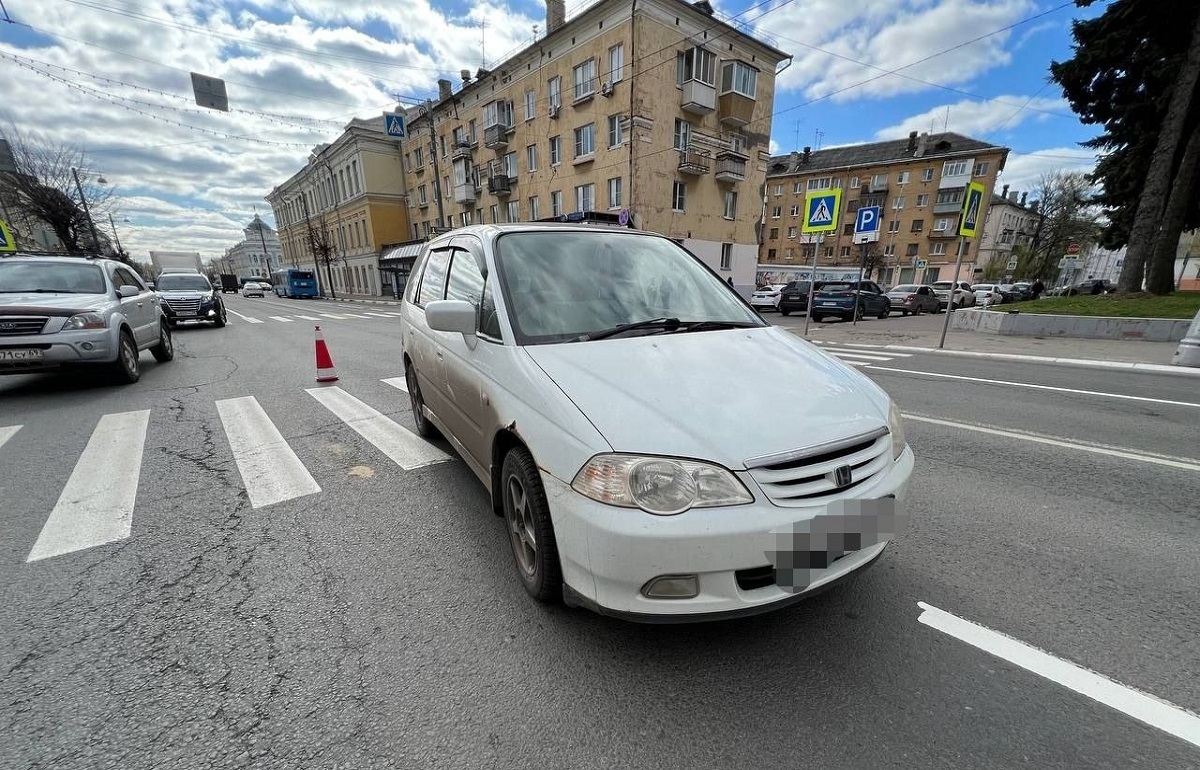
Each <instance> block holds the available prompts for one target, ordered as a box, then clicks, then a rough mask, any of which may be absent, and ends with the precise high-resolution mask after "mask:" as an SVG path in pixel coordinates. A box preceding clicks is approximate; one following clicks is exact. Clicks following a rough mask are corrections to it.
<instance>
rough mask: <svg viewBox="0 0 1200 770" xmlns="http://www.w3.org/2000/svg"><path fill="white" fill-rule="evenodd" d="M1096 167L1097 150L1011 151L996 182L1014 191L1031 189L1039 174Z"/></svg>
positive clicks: (1090, 170) (1055, 148)
mask: <svg viewBox="0 0 1200 770" xmlns="http://www.w3.org/2000/svg"><path fill="white" fill-rule="evenodd" d="M1095 167H1096V153H1095V152H1094V151H1092V150H1085V149H1081V148H1079V147H1051V148H1047V149H1044V150H1037V151H1035V152H1030V153H1019V152H1015V151H1014V152H1012V153H1010V154H1009V156H1008V162H1007V163H1005V165H1004V171H1003V172H1001V174H1000V178H999V180H998V181H997V182H996V184H997V185H1008V186H1009V187H1010V188H1011V189H1013V190H1032V189H1033V188H1034V186H1035V185H1036V184H1037V180H1038V177H1039V176H1041V175H1042V174H1045V173H1048V172H1051V171H1082V172H1084V173H1091V172H1092V171H1093V170H1094V169H1095Z"/></svg>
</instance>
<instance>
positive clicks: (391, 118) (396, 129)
mask: <svg viewBox="0 0 1200 770" xmlns="http://www.w3.org/2000/svg"><path fill="white" fill-rule="evenodd" d="M384 117H386V118H387V135H388V136H394V137H397V138H400V139H402V138H404V137H406V136H408V132H406V131H405V130H404V116H403V115H385V116H384Z"/></svg>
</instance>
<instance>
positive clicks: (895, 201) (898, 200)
mask: <svg viewBox="0 0 1200 770" xmlns="http://www.w3.org/2000/svg"><path fill="white" fill-rule="evenodd" d="M902 208H904V196H903V195H897V196H896V197H894V198H892V209H893V210H895V211H899V210H900V209H902Z"/></svg>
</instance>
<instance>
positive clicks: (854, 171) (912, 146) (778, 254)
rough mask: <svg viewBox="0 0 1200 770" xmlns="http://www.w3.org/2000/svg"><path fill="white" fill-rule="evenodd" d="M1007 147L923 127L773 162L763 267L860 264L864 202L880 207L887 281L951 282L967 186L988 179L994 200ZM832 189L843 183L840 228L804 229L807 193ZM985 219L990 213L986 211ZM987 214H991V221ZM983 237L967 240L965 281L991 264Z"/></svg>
mask: <svg viewBox="0 0 1200 770" xmlns="http://www.w3.org/2000/svg"><path fill="white" fill-rule="evenodd" d="M1007 157H1008V148H1007V147H999V146H996V145H992V144H989V143H987V142H981V141H979V140H976V139H971V138H969V137H965V136H961V135H959V134H954V133H938V134H919V135H918V134H917V133H916V132H913V133H911V134H910V135H909V136H908V138H907V139H899V140H892V141H884V142H874V143H871V144H860V145H850V146H845V147H833V148H829V149H823V150H816V151H813V150H812V149H811V148H808V147H805V148H804V149H803V151H801V152H793V153H791V154H789V155H782V156H776V157H773V158H772V159H771V163H770V167H769V169H768V173H767V180H766V189H765V193H766V194H765V196H764V200H765V202H764V208H763V224H762V233H763V238H762V244H761V246H760V250H759V267H760V269H761V270H763V271H780V270H781V269H783V268H788V267H796V268H803V267H811V266H812V264H813V258H814V256H815V257H816V262H817V268H818V270H820V269H822V268H824V269H829V268H847V269H855V268H857V267H858V266H859V265H860V264H861V259H862V254H861V246H859V245H856V244H854V242H853V235H854V222H855V218H856V216H857V213H858V209H859V208H862V207H865V206H879V207H880V209H881V216H880V231H879V232H880V235H879V241H878V242H876V243H873V244H870V246H869V247H868V248H869V253H871V254H872V255H873V259H872V260H870V262H872V263H874V265H875V269H874V270H873V271H872V275H873V276H874V277H875V278H876V279H877V280H878V281H879V282H880V283H883V284H892V285H894V284H898V283H910V282H926V283H932V282H933V281H937V280H950V279H951V278H952V277H953V273H954V265H955V262H956V260H957V257H958V250H959V248H960V242H961V239H960V238H959V236H958V226H959V215H960V212H961V210H962V205H963V196H964V194H965V191H966V186H967V184H968V183H971V182H979V183H982V184H983V186H984V200H985V201H986V200H991V195H992V190H993V189H994V188H995V186H996V177H997V174H999V173H1000V171H1001V170H1003V168H1004V163H1005V161H1006V159H1007ZM830 189H841V190H842V201H841V210H840V212H839V214H838V229H837V230H836V231H835V232H831V233H827V234H823V235H819V236H818V235H805V234H804V233H803V231H802V226H801V224H802V212H803V211H804V210H805V205H804V203H805V199H806V198H807V197H808V196H809V195H811V194H814V193H820V192H822V191H826V190H830ZM985 216H986V215H985ZM984 221H986V219H985V220H984ZM978 250H979V238H974V239H969V240H968V241H967V242H966V244H965V250H964V253H963V259H962V266H961V268H960V270H959V277H960V279H961V280H966V281H971V280H973V279H974V277H975V276H976V275H977V274H979V273H981V272H982V270H983V267H982V262H981V261H980V259H979V256H978V255H979V251H978Z"/></svg>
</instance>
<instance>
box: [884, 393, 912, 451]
mask: <svg viewBox="0 0 1200 770" xmlns="http://www.w3.org/2000/svg"><path fill="white" fill-rule="evenodd" d="M888 430H890V431H891V432H892V459H893V460H898V459H899V458H900V455H901V454H903V453H904V445H905V444H906V443H908V442H906V441H905V440H904V418H903V417H901V416H900V407H898V406H896V402H895V401H890V402H888Z"/></svg>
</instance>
